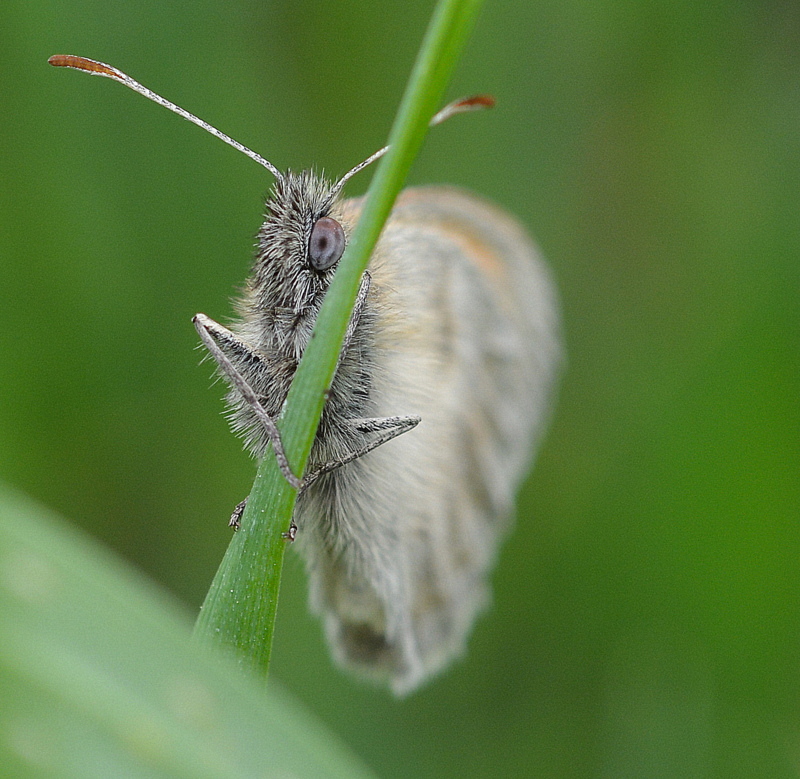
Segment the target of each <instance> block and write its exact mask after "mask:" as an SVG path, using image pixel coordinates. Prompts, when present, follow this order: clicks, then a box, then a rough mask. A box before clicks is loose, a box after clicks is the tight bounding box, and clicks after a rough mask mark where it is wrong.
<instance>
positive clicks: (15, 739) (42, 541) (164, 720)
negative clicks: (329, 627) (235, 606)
mask: <svg viewBox="0 0 800 779" xmlns="http://www.w3.org/2000/svg"><path fill="white" fill-rule="evenodd" d="M190 636H191V626H190V620H189V618H188V615H187V614H185V613H184V612H183V611H182V610H181V609H179V608H177V606H176V605H175V604H174V603H173V602H172V601H171V600H170V599H169V598H168V597H167V596H166V595H165V594H164V593H163V592H162V591H160V590H158V589H157V588H156V587H155V586H153V585H152V584H150V583H149V582H147V581H146V580H144V578H143V577H141V576H140V575H137V574H136V573H135V572H133V571H131V570H130V569H128V568H127V567H126V566H125V565H124V564H123V563H121V562H120V561H119V560H117V559H116V558H114V557H113V556H112V555H111V554H109V553H108V552H106V551H105V550H103V549H102V548H101V547H100V546H99V545H98V544H96V543H94V542H92V541H90V540H89V539H88V538H86V537H85V536H83V535H82V534H80V533H78V532H77V531H75V530H73V529H71V528H69V527H68V526H67V525H66V524H65V523H63V521H62V520H60V519H58V518H56V517H54V516H52V515H51V514H50V513H49V512H47V511H46V510H45V509H43V508H42V507H41V506H39V505H37V504H36V503H34V502H33V501H31V500H29V499H26V498H24V497H22V496H20V495H18V494H16V493H13V492H11V491H10V490H8V489H6V488H4V487H3V486H2V485H0V690H2V695H0V766H2V769H0V774H2V775H3V776H18V777H23V776H51V777H52V776H59V777H80V778H81V779H87V778H91V777H98V778H99V777H104V778H105V777H112V776H126V777H139V776H141V777H150V776H164V777H187V778H188V777H192V778H193V779H203V778H204V777H209V778H210V777H239V778H241V777H250V776H252V777H271V776H307V777H317V776H337V777H351V776H367V775H368V772H367V771H366V769H364V768H363V767H362V766H361V765H360V763H359V762H358V761H357V760H356V759H355V758H354V757H353V756H352V755H351V754H350V753H349V752H348V750H347V749H346V748H345V747H344V746H343V745H342V744H341V743H340V742H338V741H337V740H336V738H335V737H333V736H332V735H331V734H330V733H329V732H327V731H326V730H325V729H324V728H323V727H322V726H321V725H320V724H319V723H318V722H316V721H315V720H314V719H313V718H312V717H311V716H310V715H309V714H308V713H307V712H305V711H304V710H302V708H301V707H300V706H299V705H298V704H297V703H295V702H294V701H293V700H292V699H291V698H290V697H289V696H288V695H287V694H286V693H285V692H284V691H283V690H281V689H280V687H275V688H274V689H271V691H270V692H271V694H270V695H269V696H264V695H263V685H262V682H261V680H257V679H252V678H246V677H245V676H243V675H242V674H241V673H237V672H236V671H235V670H234V668H232V667H231V666H230V664H229V663H227V662H223V660H224V658H221V657H219V656H218V655H217V654H216V653H209V652H208V651H206V650H205V649H204V648H202V647H199V646H197V645H196V644H194V643H193V642H192V641H191V640H190Z"/></svg>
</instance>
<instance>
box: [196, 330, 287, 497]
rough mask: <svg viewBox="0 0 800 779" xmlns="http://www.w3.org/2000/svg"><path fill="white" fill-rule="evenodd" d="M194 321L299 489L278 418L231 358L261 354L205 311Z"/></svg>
mask: <svg viewBox="0 0 800 779" xmlns="http://www.w3.org/2000/svg"><path fill="white" fill-rule="evenodd" d="M192 321H193V322H194V326H195V329H196V330H197V332H198V334H199V335H200V340H201V341H202V342H203V344H204V345H205V346H206V348H207V349H208V351H209V352H210V353H211V356H212V357H213V358H214V359H215V360H216V361H217V365H219V367H220V370H221V371H222V372H223V373H224V374H225V376H226V377H227V379H228V381H230V383H231V385H232V386H233V387H235V388H236V390H237V391H238V392H239V394H240V395H241V396H242V398H244V400H245V401H246V402H247V404H248V405H249V406H250V407H251V408H252V409H253V411H254V412H255V414H256V416H257V417H258V420H259V422H261V424H262V425H263V427H264V430H265V432H266V433H267V436H268V437H269V440H270V442H271V443H272V450H273V451H274V452H275V459H276V460H277V461H278V467H279V468H280V469H281V473H282V474H283V475H284V477H285V478H286V481H288V482H289V484H291V485H292V487H294V488H295V489H299V488H300V484H301V481H300V479H299V478H298V477H297V476H295V475H294V473H292V469H291V468H290V467H289V461H288V459H287V457H286V451H285V450H284V448H283V441H281V435H280V432H279V431H278V426H277V425H276V424H275V420H274V419H273V418H272V417H271V416H270V415H269V414H268V413H267V412H266V410H265V409H264V407H263V406H262V405H261V402H260V401H259V399H258V396H257V395H256V393H255V392H254V390H253V388H252V387H251V386H250V385H249V384H248V383H247V381H246V379H245V378H244V376H242V374H241V373H239V371H238V370H237V368H236V366H235V365H234V364H233V361H232V360H231V357H229V356H228V355H229V354H230V355H231V356H233V357H234V358H235V359H237V361H239V362H245V361H248V360H249V361H260V359H261V358H260V357H259V355H258V353H257V352H256V351H254V350H253V348H252V347H251V346H250V345H249V344H248V343H246V342H245V341H243V340H242V339H241V338H239V337H238V336H236V335H235V334H234V333H232V332H231V331H230V330H228V329H227V328H225V327H223V326H222V325H220V324H218V323H217V322H215V321H214V320H213V319H210V318H209V317H207V316H206V315H205V314H197V315H196V316H195V317H194V319H193V320H192Z"/></svg>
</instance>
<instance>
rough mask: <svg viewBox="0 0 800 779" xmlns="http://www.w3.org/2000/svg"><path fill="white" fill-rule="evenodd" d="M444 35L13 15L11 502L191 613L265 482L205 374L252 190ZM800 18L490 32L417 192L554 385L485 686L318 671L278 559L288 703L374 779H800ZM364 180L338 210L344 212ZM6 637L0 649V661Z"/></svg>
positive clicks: (91, 5)
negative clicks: (197, 321) (543, 300)
mask: <svg viewBox="0 0 800 779" xmlns="http://www.w3.org/2000/svg"><path fill="white" fill-rule="evenodd" d="M431 9H432V2H428V1H427V0H426V2H417V1H416V0H414V1H413V2H404V3H399V2H398V3H371V2H355V1H354V0H340V2H337V3H335V4H334V3H323V2H319V1H318V0H316V1H315V0H292V2H266V1H261V0H225V2H223V1H222V0H197V1H196V2H193V3H163V2H155V0H141V1H138V0H137V2H129V3H108V2H99V1H93V0H71V2H68V3H63V2H55V0H24V1H23V0H4V2H3V3H2V5H1V6H0V43H1V44H2V51H3V59H2V64H1V65H0V101H2V102H1V104H2V111H1V112H0V166H2V167H1V168H0V220H1V223H2V229H1V230H0V268H2V274H1V275H0V278H1V279H2V281H1V282H0V355H1V357H0V478H3V479H5V480H6V481H8V482H10V483H12V484H14V485H16V486H17V487H20V488H22V489H24V490H26V491H28V492H29V493H30V494H32V495H33V496H35V497H36V498H39V499H41V500H42V501H44V502H45V503H47V504H49V505H50V506H51V507H53V508H55V509H57V510H58V511H60V512H62V513H63V514H64V515H66V516H67V517H70V518H71V519H72V520H73V521H74V522H75V523H76V524H77V525H79V526H81V527H82V528H84V529H85V530H86V531H88V532H89V533H91V534H92V535H93V536H95V537H96V538H98V539H101V540H102V541H103V542H105V543H106V544H107V545H108V546H110V547H111V548H113V549H114V550H116V551H117V552H119V554H120V555H122V556H124V557H125V558H127V559H128V560H129V561H131V562H132V563H133V564H134V565H136V566H137V567H139V568H140V569H142V570H144V571H145V572H146V573H147V574H149V575H150V576H151V577H152V578H153V579H155V580H156V581H158V582H160V583H161V584H162V585H163V586H164V587H165V588H167V589H168V590H170V591H172V592H173V593H174V594H175V596H176V597H177V598H178V599H180V600H181V601H182V602H183V603H184V604H185V606H186V609H187V610H189V611H191V612H195V611H196V610H197V608H198V606H199V604H200V602H201V601H202V598H203V596H204V594H205V591H206V589H207V587H208V585H209V583H210V581H211V578H212V576H213V574H214V571H215V570H216V566H217V564H218V562H219V560H220V559H221V556H222V554H223V551H224V549H225V546H226V543H227V541H228V530H227V528H226V519H227V516H228V514H229V512H230V510H231V508H232V506H233V505H234V504H235V503H236V502H238V501H239V500H240V499H241V498H242V497H244V495H246V494H247V492H248V490H249V487H250V484H251V482H252V477H253V475H254V465H253V463H252V462H251V461H250V460H249V459H248V458H247V456H246V455H245V454H244V453H243V452H242V451H241V448H240V446H239V443H238V441H237V440H236V439H235V438H234V437H233V436H232V435H231V434H230V433H229V432H228V429H227V426H226V423H225V421H224V419H223V417H222V415H221V411H222V404H221V400H220V397H221V394H222V389H221V387H219V386H216V387H213V388H211V387H210V384H211V382H210V368H209V366H208V365H203V366H198V362H199V359H200V354H199V352H198V351H196V350H195V346H196V344H197V338H196V336H195V333H194V330H193V328H192V325H191V322H190V318H191V316H192V315H193V314H194V313H195V312H197V311H203V312H205V313H207V314H209V315H210V316H212V317H214V318H217V319H222V320H224V319H225V318H226V316H228V315H230V313H231V307H230V303H229V299H230V297H231V295H232V294H233V292H234V290H235V288H236V286H237V285H238V284H241V282H242V281H243V279H244V277H245V275H246V272H247V270H248V268H249V265H250V259H251V258H250V254H251V244H252V240H253V236H254V234H255V231H256V229H257V228H258V225H259V220H260V212H261V207H262V201H263V196H264V194H265V192H266V190H267V187H268V186H269V183H270V182H269V180H268V179H267V177H266V176H265V172H264V171H263V170H262V169H261V168H260V167H259V166H257V165H254V164H253V163H252V162H251V161H249V160H247V159H246V158H245V157H244V156H242V155H239V154H237V153H235V152H234V151H233V150H231V149H229V148H228V147H226V146H224V145H223V144H221V143H219V142H218V141H215V140H213V139H212V138H211V137H210V136H207V135H205V134H204V133H202V132H201V131H199V130H197V129H196V128H193V127H191V126H190V125H189V124H187V123H185V122H182V121H181V120H179V119H178V118H177V117H175V116H173V115H172V114H170V113H168V112H167V111H164V110H163V109H159V108H158V107H156V106H155V105H153V104H151V103H148V102H147V101H146V100H144V99H143V98H141V97H138V96H136V95H134V94H133V93H131V92H129V91H128V90H125V89H123V88H122V87H120V86H119V85H114V84H112V83H111V82H109V81H107V80H105V79H96V78H95V79H90V78H88V77H86V76H83V75H79V74H76V73H73V72H67V71H56V70H54V69H52V68H49V67H48V66H47V64H46V60H47V57H48V56H49V55H50V54H54V53H69V54H82V55H85V56H89V57H93V58H96V59H102V60H105V61H107V62H110V63H112V64H114V65H117V66H118V67H120V68H122V69H123V70H125V71H127V72H129V73H130V74H131V75H133V76H134V77H135V78H137V79H139V80H140V81H142V82H144V83H145V84H146V85H148V86H150V87H152V88H153V89H155V90H156V91H159V92H160V93H162V94H163V95H165V96H166V97H168V98H170V99H172V100H174V101H176V102H178V103H180V104H181V105H183V106H184V107H186V108H187V109H189V110H191V111H193V112H195V113H197V114H198V115H199V116H201V117H203V118H205V119H206V120H208V121H210V122H211V123H212V124H215V125H217V126H218V127H220V128H221V129H223V130H225V131H226V132H228V133H230V134H231V135H233V136H234V137H235V138H237V139H238V140H240V141H241V142H243V143H245V144H246V145H248V146H250V147H252V148H254V149H256V150H257V151H259V152H261V153H262V154H264V155H265V156H267V157H268V158H269V159H271V160H272V161H273V162H274V163H275V164H276V165H277V166H278V167H281V168H285V167H292V168H294V169H298V168H303V167H309V166H316V167H317V168H321V167H324V168H325V169H326V170H327V171H329V172H330V173H331V174H340V173H342V172H344V171H345V170H347V169H348V168H349V167H351V166H352V165H353V164H354V163H356V162H358V161H360V160H361V159H363V158H364V157H365V156H367V155H368V154H369V153H371V152H372V151H374V150H375V149H376V148H378V147H379V146H380V145H381V144H382V143H383V142H384V139H385V137H386V135H387V132H388V128H389V125H390V122H391V119H392V117H393V115H394V110H395V108H396V106H397V103H398V100H399V97H400V95H401V92H402V89H403V86H404V83H405V79H406V77H407V74H408V71H409V68H410V66H411V63H412V61H413V57H414V55H415V52H416V50H417V47H418V44H419V42H420V39H421V37H422V34H423V31H424V29H425V25H426V23H427V20H428V17H429V15H430V12H431ZM799 51H800V6H798V5H797V4H795V3H785V2H745V1H744V0H742V1H740V2H735V1H733V0H731V1H729V2H708V3H695V2H683V1H681V0H678V1H677V2H676V0H656V2H652V1H650V0H595V1H594V2H580V0H577V1H576V0H572V1H571V2H570V1H569V0H568V2H554V0H547V1H546V2H536V3H532V2H530V1H529V0H517V1H516V2H505V3H500V2H494V3H491V2H490V3H488V4H487V6H486V8H485V10H484V12H483V14H482V16H481V18H480V19H479V22H478V26H477V28H476V31H475V35H474V37H473V39H472V42H471V44H470V46H469V48H468V50H467V53H466V56H465V58H464V60H463V62H462V64H461V66H460V68H459V70H458V73H457V76H456V79H455V82H454V83H453V85H452V87H451V89H450V92H449V97H451V98H452V97H456V96H459V95H461V94H468V93H473V92H476V91H488V92H492V93H494V94H495V95H496V97H497V99H498V108H497V109H496V110H495V111H494V112H490V113H486V114H481V115H477V116H474V117H469V118H462V119H459V120H457V121H454V122H452V123H449V124H448V125H447V126H445V127H442V128H439V129H437V130H436V131H435V132H433V133H431V135H430V136H429V138H428V141H427V142H426V146H425V148H424V151H423V152H422V155H421V157H420V158H419V160H418V162H417V164H416V166H415V168H414V170H413V173H412V175H411V183H429V182H450V183H455V184H460V185H463V186H465V187H468V188H470V189H474V190H476V191H478V192H480V193H483V194H484V195H486V196H488V197H490V198H492V199H494V200H495V201H497V202H498V203H500V204H502V205H504V206H505V207H507V208H508V209H509V210H511V211H513V212H514V213H516V214H517V215H519V217H520V218H521V219H522V220H523V221H524V222H525V223H526V224H527V225H528V226H529V227H530V229H531V231H532V232H533V233H534V234H535V235H536V236H537V238H538V240H539V242H540V244H541V246H542V247H543V250H544V252H545V254H546V256H547V257H548V258H549V261H550V263H551V265H552V267H553V269H554V272H555V275H556V277H557V278H558V282H559V286H560V290H561V295H562V299H563V309H564V321H565V334H566V340H567V348H568V352H569V366H568V369H567V372H566V373H565V375H564V377H563V381H562V386H561V392H560V400H559V403H558V408H557V412H556V414H555V417H554V420H553V424H552V427H551V430H550V432H549V435H548V437H547V439H546V442H545V444H544V446H543V448H542V450H541V453H540V455H539V459H538V463H537V467H536V469H535V471H534V473H533V474H532V476H531V478H530V480H529V481H528V483H527V485H526V487H525V489H524V491H523V493H522V495H521V498H520V508H519V520H518V525H517V528H516V531H515V532H514V534H513V536H512V537H511V538H510V539H509V541H508V543H507V544H506V545H505V547H504V550H503V553H502V556H501V559H500V562H499V565H498V568H497V571H496V574H495V576H494V594H495V603H494V606H493V608H492V610H491V611H490V612H489V613H488V614H487V615H486V616H485V617H484V618H483V619H481V621H480V622H479V624H478V626H477V629H476V630H475V632H474V635H473V637H472V639H471V641H470V648H469V653H468V655H467V656H466V657H465V659H464V660H463V661H462V662H460V663H458V664H457V665H456V666H455V667H454V668H452V670H451V671H450V672H449V673H447V674H446V675H444V676H443V677H441V678H440V679H438V680H437V681H435V682H434V683H433V684H431V685H430V686H429V687H427V688H425V689H424V690H423V691H421V692H420V693H418V694H416V695H414V696H412V697H411V698H409V699H407V700H403V701H399V702H398V701H396V700H394V699H392V698H391V697H390V696H389V695H388V694H385V693H384V692H383V691H381V690H376V689H373V688H371V687H368V686H364V685H362V684H359V683H357V682H354V681H352V680H351V679H350V678H348V677H346V676H343V675H342V674H341V673H340V672H339V671H337V670H336V669H335V668H333V667H332V665H331V663H330V661H329V659H328V654H327V650H326V648H325V646H324V644H323V640H322V636H321V631H320V628H319V625H318V624H317V623H316V622H315V620H314V619H313V618H312V617H310V616H309V615H308V613H307V610H306V607H305V598H306V585H305V581H304V574H303V570H302V566H301V564H300V561H299V559H297V557H296V556H295V555H289V556H288V562H287V566H286V568H287V570H286V575H285V578H284V582H283V592H282V601H281V608H280V613H279V623H278V629H277V636H276V645H275V650H274V655H273V673H274V674H275V676H276V677H277V678H278V679H280V680H281V681H282V682H283V684H284V685H285V686H286V687H288V688H289V689H290V690H291V691H293V692H294V694H295V695H296V696H297V697H299V698H300V699H301V700H302V701H304V702H305V704H306V705H307V706H308V707H310V708H311V709H313V710H314V711H315V712H316V713H317V714H318V715H319V717H320V718H322V719H323V720H324V721H326V722H327V723H328V724H329V725H330V726H331V727H332V728H333V729H334V730H335V731H336V732H337V733H338V734H340V735H341V737H342V738H343V739H344V740H345V741H346V742H347V743H349V744H350V745H351V746H352V747H353V749H354V750H355V751H356V752H358V753H359V754H360V755H361V756H362V757H363V758H364V759H365V761H366V762H367V763H368V764H369V765H371V766H372V767H373V768H374V769H375V771H376V772H377V773H378V774H379V775H381V776H385V777H406V776H415V777H428V776H430V777H434V776H436V777H440V776H459V777H468V776H531V777H539V776H541V777H726V778H728V777H761V776H763V777H784V776H786V777H788V776H797V775H798V774H800V700H799V699H798V694H799V693H800V685H798V674H799V673H800V645H799V644H798V642H799V641H800V619H799V618H798V609H800V597H799V594H800V576H799V575H798V571H799V570H800V554H799V553H800V510H798V509H799V504H800V501H799V500H798V497H799V496H798V476H800V468H799V467H798V466H799V465H800V458H799V457H798V449H800V424H798V423H799V422H800V392H799V391H798V390H800V386H799V385H800V381H799V380H798V376H800V371H799V370H798V369H800V364H799V363H800V360H799V359H798V355H799V354H800V351H798V347H799V346H800V343H799V342H800V339H799V338H798V336H799V335H800V332H798V331H799V330H800V327H798V292H800V289H799V287H800V284H799V283H798V281H799V278H798V277H799V276H800V273H798V257H800V230H799V229H798V227H799V226H800V220H798V204H800V55H798V52H799ZM368 178H369V176H368V174H364V175H362V176H361V177H360V178H359V179H358V180H356V181H354V182H353V184H352V186H351V187H350V190H349V191H350V194H359V193H360V192H362V191H363V190H364V189H365V188H366V185H367V183H368ZM0 640H1V638H0Z"/></svg>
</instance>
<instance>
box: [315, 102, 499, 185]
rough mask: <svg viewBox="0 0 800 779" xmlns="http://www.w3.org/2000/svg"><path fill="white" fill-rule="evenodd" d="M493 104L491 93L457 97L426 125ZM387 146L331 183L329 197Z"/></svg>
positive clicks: (375, 158)
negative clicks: (331, 187)
mask: <svg viewBox="0 0 800 779" xmlns="http://www.w3.org/2000/svg"><path fill="white" fill-rule="evenodd" d="M494 104H495V100H494V98H493V97H492V96H491V95H472V97H462V98H459V99H458V100H454V101H453V102H452V103H448V104H447V105H446V106H445V107H444V108H442V109H441V111H438V112H437V113H435V114H434V115H433V118H432V119H431V120H430V122H428V127H436V125H437V124H441V123H442V122H445V121H447V120H448V119H449V118H450V117H451V116H455V115H456V114H466V113H469V112H470V111H481V110H483V109H484V108H493V107H494ZM389 148H390V147H389V146H384V147H383V148H382V149H378V151H376V152H375V153H374V154H371V155H370V156H369V157H367V159H365V160H364V162H359V163H358V165H356V166H355V167H354V168H351V169H350V170H349V171H347V173H345V174H344V176H342V177H341V178H340V179H339V180H338V181H337V182H336V183H335V184H334V185H333V189H332V190H331V194H330V196H331V198H334V197H336V196H337V195H338V194H339V193H340V192H341V191H342V188H343V187H344V185H345V184H346V183H347V182H348V181H349V180H350V179H351V178H353V176H355V175H356V173H360V172H361V171H362V170H364V168H366V167H367V166H368V165H372V163H373V162H375V160H379V159H380V158H381V157H383V155H384V154H386V152H387V151H389Z"/></svg>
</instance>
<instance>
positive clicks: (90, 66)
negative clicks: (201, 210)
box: [47, 54, 283, 179]
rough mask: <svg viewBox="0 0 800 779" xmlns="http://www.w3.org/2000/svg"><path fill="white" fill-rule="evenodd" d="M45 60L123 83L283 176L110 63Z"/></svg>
mask: <svg viewBox="0 0 800 779" xmlns="http://www.w3.org/2000/svg"><path fill="white" fill-rule="evenodd" d="M47 61H48V62H49V63H50V64H51V65H55V66H56V67H57V68H74V69H75V70H82V71H83V72H84V73H89V74H91V75H92V76H105V77H106V78H112V79H114V81H118V82H119V83H120V84H124V85H125V86H126V87H129V88H130V89H132V90H133V91H134V92H138V93H139V94H140V95H144V96H145V97H147V98H149V99H150V100H152V101H153V102H154V103H158V104H159V105H161V106H164V108H168V109H169V110H170V111H172V112H174V113H176V114H178V116H182V117H183V118H184V119H188V120H189V121H190V122H192V123H193V124H196V125H197V126H198V127H202V128H203V129H204V130H205V131H206V132H209V133H211V134H212V135H213V136H215V137H217V138H219V139H220V140H221V141H225V143H227V144H228V145H229V146H233V148H234V149H238V150H239V151H240V152H242V153H243V154H246V155H247V156H248V157H250V159H251V160H255V161H256V162H257V163H258V164H259V165H263V166H264V167H265V168H266V169H267V170H268V171H269V172H270V173H271V174H272V175H273V176H275V178H277V179H282V178H283V174H282V173H281V172H280V171H279V170H278V169H277V168H276V167H275V166H274V165H273V164H272V163H271V162H270V161H269V160H265V159H264V158H263V157H262V156H261V155H260V154H256V153H255V152H254V151H252V150H250V149H248V148H247V147H246V146H243V145H242V144H241V143H239V141H235V140H233V138H231V137H230V136H229V135H225V133H223V132H221V131H220V130H217V128H216V127H212V126H211V125H210V124H209V123H208V122H204V121H203V120H202V119H199V118H198V117H196V116H195V115H194V114H190V113H189V112H188V111H186V110H185V109H183V108H181V107H180V106H177V105H175V103H170V101H169V100H166V99H165V98H163V97H161V95H157V94H156V93H155V92H153V91H152V90H150V89H148V88H147V87H145V86H142V85H141V84H140V83H139V82H138V81H134V80H133V79H132V78H131V77H130V76H128V75H126V74H125V73H123V72H122V71H121V70H117V69H116V68H112V67H111V65H106V64H105V63H104V62H96V61H95V60H90V59H87V58H86V57H75V56H73V55H71V54H54V55H53V56H52V57H50V59H49V60H47Z"/></svg>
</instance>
